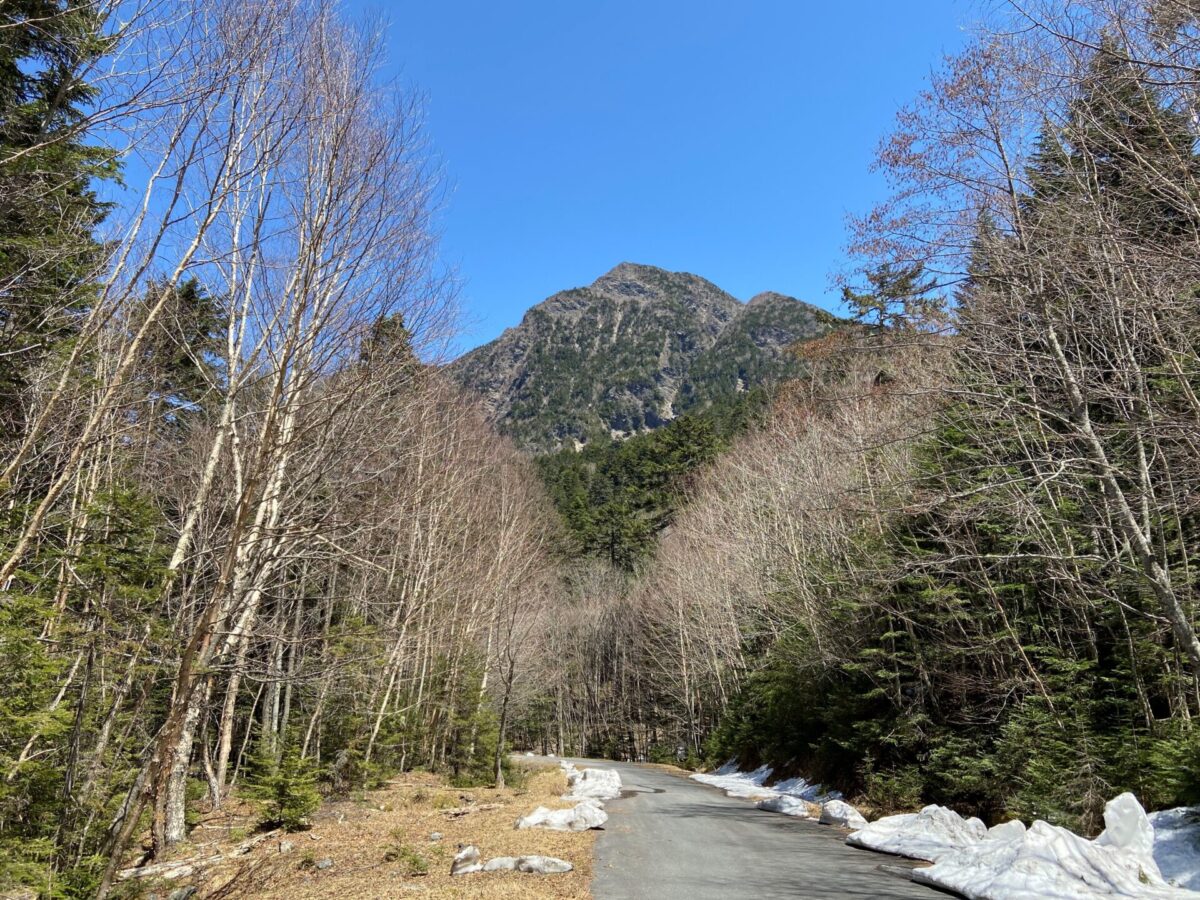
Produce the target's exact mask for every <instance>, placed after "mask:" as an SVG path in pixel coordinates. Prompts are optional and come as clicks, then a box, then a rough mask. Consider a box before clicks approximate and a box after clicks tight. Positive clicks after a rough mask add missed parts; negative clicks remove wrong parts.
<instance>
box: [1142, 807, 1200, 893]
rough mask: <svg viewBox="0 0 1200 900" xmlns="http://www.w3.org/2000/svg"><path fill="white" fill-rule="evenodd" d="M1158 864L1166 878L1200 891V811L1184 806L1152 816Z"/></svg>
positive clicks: (1172, 882)
mask: <svg viewBox="0 0 1200 900" xmlns="http://www.w3.org/2000/svg"><path fill="white" fill-rule="evenodd" d="M1149 818H1150V824H1151V825H1152V826H1154V861H1155V862H1156V863H1158V869H1159V871H1160V872H1162V875H1163V878H1165V879H1167V881H1169V882H1170V883H1171V884H1175V885H1178V886H1179V887H1184V888H1190V889H1192V890H1193V891H1200V807H1196V806H1192V807H1188V806H1180V807H1178V808H1176V809H1164V810H1162V811H1161V812H1154V813H1150V817H1149Z"/></svg>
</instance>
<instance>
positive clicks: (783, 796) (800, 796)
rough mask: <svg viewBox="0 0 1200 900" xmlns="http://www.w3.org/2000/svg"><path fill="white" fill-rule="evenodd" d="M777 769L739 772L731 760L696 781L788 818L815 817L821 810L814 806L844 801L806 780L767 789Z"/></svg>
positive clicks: (795, 780)
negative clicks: (752, 801)
mask: <svg viewBox="0 0 1200 900" xmlns="http://www.w3.org/2000/svg"><path fill="white" fill-rule="evenodd" d="M773 771H774V770H773V769H772V768H771V767H770V766H759V767H758V768H757V769H755V770H754V771H753V772H739V771H738V768H737V762H736V761H734V760H730V761H729V762H727V763H725V765H723V766H721V768H719V769H717V771H715V772H713V773H712V774H710V775H693V776H691V777H692V779H693V780H695V781H699V782H700V783H701V784H710V785H712V786H713V787H718V788H720V789H721V790H723V791H724V792H725V793H726V794H727V795H728V796H730V797H741V798H745V799H750V800H757V801H758V802H757V803H756V804H755V805H756V806H758V808H759V809H765V810H769V811H771V812H778V813H783V814H784V815H788V816H801V817H804V818H814V813H815V815H820V810H819V809H818V810H815V811H814V810H813V809H812V808H811V806H818V807H819V806H820V805H821V804H822V803H824V802H827V801H829V800H839V799H841V796H842V795H841V794H839V793H838V792H837V791H832V792H830V791H826V790H825V788H823V787H822V786H821V785H819V784H812V783H810V782H808V781H805V780H804V779H803V778H788V779H786V780H784V781H780V782H778V783H777V784H773V785H771V786H770V787H767V786H766V782H767V781H768V780H770V778H771V774H772V772H773Z"/></svg>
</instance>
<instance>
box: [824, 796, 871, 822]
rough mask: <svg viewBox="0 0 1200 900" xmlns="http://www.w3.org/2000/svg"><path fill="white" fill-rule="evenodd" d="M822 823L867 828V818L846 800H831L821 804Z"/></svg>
mask: <svg viewBox="0 0 1200 900" xmlns="http://www.w3.org/2000/svg"><path fill="white" fill-rule="evenodd" d="M820 822H821V824H822V825H836V826H837V827H838V828H865V827H866V825H867V820H866V819H864V818H863V817H862V813H860V812H859V811H858V810H857V809H855V808H854V807H853V806H851V805H850V804H849V803H847V802H846V801H845V800H829V801H827V802H826V803H822V804H821V818H820Z"/></svg>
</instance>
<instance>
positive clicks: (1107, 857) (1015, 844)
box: [893, 794, 1200, 900]
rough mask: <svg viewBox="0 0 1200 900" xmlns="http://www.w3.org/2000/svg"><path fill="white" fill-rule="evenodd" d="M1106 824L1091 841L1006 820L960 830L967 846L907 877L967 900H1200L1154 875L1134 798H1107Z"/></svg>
mask: <svg viewBox="0 0 1200 900" xmlns="http://www.w3.org/2000/svg"><path fill="white" fill-rule="evenodd" d="M893 818H898V817H893ZM1104 824H1105V830H1104V834H1102V835H1101V836H1100V837H1098V838H1097V839H1096V840H1094V841H1089V840H1087V839H1086V838H1082V837H1080V836H1079V835H1077V834H1075V833H1074V832H1071V831H1068V830H1067V829H1065V828H1059V827H1058V826H1055V825H1051V824H1049V823H1048V822H1041V821H1038V822H1034V823H1033V824H1032V825H1031V826H1030V827H1029V828H1028V829H1026V828H1025V827H1024V826H1023V825H1021V823H1019V822H1007V823H1005V824H1003V825H997V826H996V827H994V828H992V829H989V830H988V831H986V832H985V833H984V834H983V835H982V836H980V837H979V838H978V839H975V840H973V841H972V840H971V837H970V834H971V832H969V831H963V832H959V833H958V835H957V836H958V837H959V838H962V839H965V840H967V841H968V843H966V844H965V845H963V846H960V847H957V848H954V849H944V850H943V851H939V852H938V854H937V855H938V859H937V861H936V862H935V863H934V864H933V865H932V866H930V867H929V868H927V869H915V870H914V871H913V876H912V877H913V880H914V881H917V882H920V883H923V884H930V885H933V886H936V887H940V888H944V889H947V890H951V891H955V892H957V893H960V894H962V895H963V896H964V897H967V898H969V900H1033V898H1051V900H1101V898H1109V897H1134V898H1140V900H1183V898H1186V897H1191V898H1197V900H1200V893H1195V892H1192V891H1185V890H1182V889H1180V888H1176V887H1172V886H1171V885H1169V884H1168V883H1167V881H1166V880H1165V879H1164V878H1163V876H1162V874H1161V873H1160V872H1159V868H1158V865H1157V864H1156V863H1155V860H1154V858H1153V856H1152V855H1151V852H1150V851H1151V847H1152V842H1153V831H1152V829H1151V823H1150V820H1149V819H1148V817H1147V816H1146V813H1145V812H1144V811H1143V810H1142V807H1141V804H1139V803H1138V802H1137V799H1136V798H1135V797H1134V796H1133V795H1132V794H1122V795H1120V796H1119V797H1116V798H1114V799H1113V800H1111V801H1109V803H1108V805H1107V806H1106V807H1105V810H1104ZM971 831H973V832H977V831H978V829H971Z"/></svg>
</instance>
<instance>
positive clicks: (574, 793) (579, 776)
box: [563, 766, 621, 800]
mask: <svg viewBox="0 0 1200 900" xmlns="http://www.w3.org/2000/svg"><path fill="white" fill-rule="evenodd" d="M564 771H566V773H567V784H568V785H569V786H570V788H571V790H570V791H568V792H567V793H565V794H563V799H564V800H616V799H617V798H618V797H620V796H621V776H620V775H618V774H617V771H616V770H615V769H584V770H583V771H579V770H578V769H576V768H575V767H574V766H572V767H571V768H570V769H569V770H567V769H564Z"/></svg>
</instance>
